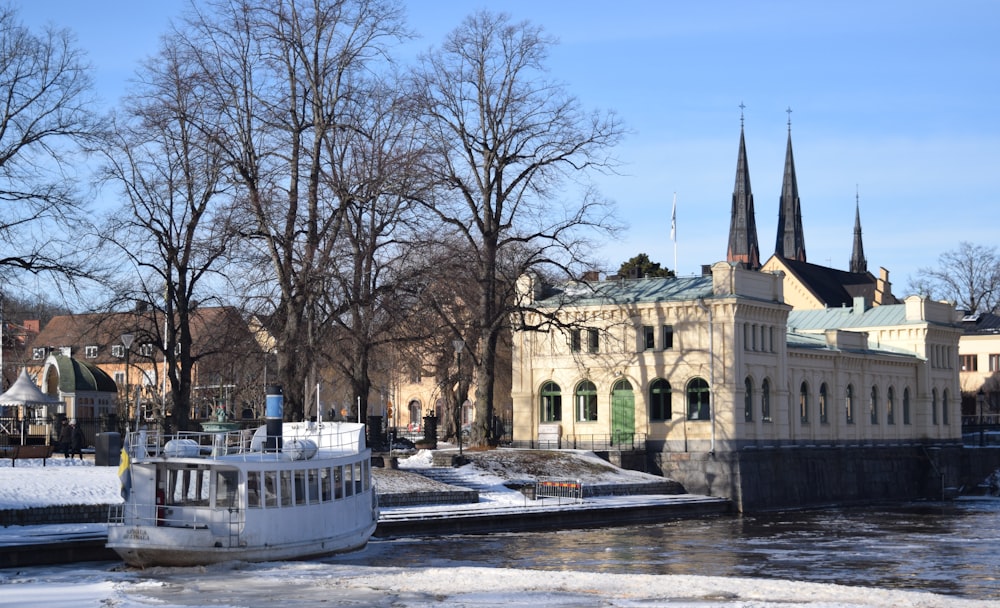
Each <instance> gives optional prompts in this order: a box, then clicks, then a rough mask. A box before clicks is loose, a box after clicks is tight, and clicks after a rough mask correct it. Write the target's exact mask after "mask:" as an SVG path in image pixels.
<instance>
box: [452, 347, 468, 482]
mask: <svg viewBox="0 0 1000 608" xmlns="http://www.w3.org/2000/svg"><path fill="white" fill-rule="evenodd" d="M451 345H452V346H453V347H454V348H455V361H456V364H455V366H456V367H457V368H458V373H457V377H458V385H459V386H461V385H462V349H464V348H465V342H463V341H462V340H461V339H457V338H456V339H455V340H452V341H451ZM460 398H461V394H460V392H459V391H458V390H456V391H455V401H456V408H455V410H456V412H457V413H456V414H455V432H456V433H458V460H459V462H461V461H462V458H463V456H462V406H463V404H462V403H461V402H459V399H460Z"/></svg>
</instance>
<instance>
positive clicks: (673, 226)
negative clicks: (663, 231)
mask: <svg viewBox="0 0 1000 608" xmlns="http://www.w3.org/2000/svg"><path fill="white" fill-rule="evenodd" d="M670 240H671V241H673V242H675V243H676V242H677V193H676V192H674V209H673V211H672V212H671V213H670Z"/></svg>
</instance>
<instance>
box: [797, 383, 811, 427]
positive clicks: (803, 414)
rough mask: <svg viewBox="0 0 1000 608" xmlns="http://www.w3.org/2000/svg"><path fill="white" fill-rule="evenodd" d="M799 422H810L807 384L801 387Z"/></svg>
mask: <svg viewBox="0 0 1000 608" xmlns="http://www.w3.org/2000/svg"><path fill="white" fill-rule="evenodd" d="M799 421H800V422H801V423H802V424H806V423H808V422H809V385H808V384H806V383H805V382H803V383H802V384H801V385H800V386H799Z"/></svg>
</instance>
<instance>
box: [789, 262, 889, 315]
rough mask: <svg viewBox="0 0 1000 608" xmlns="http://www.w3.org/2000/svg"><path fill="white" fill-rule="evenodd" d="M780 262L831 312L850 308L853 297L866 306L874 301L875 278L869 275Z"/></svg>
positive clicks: (867, 273)
mask: <svg viewBox="0 0 1000 608" xmlns="http://www.w3.org/2000/svg"><path fill="white" fill-rule="evenodd" d="M782 261H783V263H784V264H785V265H786V266H787V267H788V269H789V270H790V271H791V272H793V273H795V275H796V276H797V277H798V278H799V280H800V281H802V283H803V284H805V285H806V286H807V287H808V288H809V289H811V290H812V291H813V293H815V294H816V297H818V298H819V299H820V300H821V301H822V302H823V303H824V304H826V305H827V306H829V307H831V308H833V307H836V306H853V304H854V298H855V297H863V298H864V299H865V301H866V302H871V301H872V299H873V298H874V297H875V277H874V276H873V275H872V274H871V273H870V272H847V271H844V270H837V269H836V268H827V267H826V266H818V265H816V264H810V263H809V262H798V261H796V260H790V259H787V258H783V259H782Z"/></svg>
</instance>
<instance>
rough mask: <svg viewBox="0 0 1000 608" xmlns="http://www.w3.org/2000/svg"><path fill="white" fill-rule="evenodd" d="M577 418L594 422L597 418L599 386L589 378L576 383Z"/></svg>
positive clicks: (579, 420)
mask: <svg viewBox="0 0 1000 608" xmlns="http://www.w3.org/2000/svg"><path fill="white" fill-rule="evenodd" d="M575 397H576V420H577V422H594V421H595V420H597V387H596V386H594V383H593V382H591V381H589V380H584V381H583V382H581V383H580V384H578V385H576V395H575Z"/></svg>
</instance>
